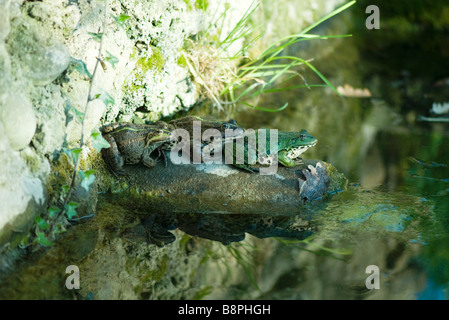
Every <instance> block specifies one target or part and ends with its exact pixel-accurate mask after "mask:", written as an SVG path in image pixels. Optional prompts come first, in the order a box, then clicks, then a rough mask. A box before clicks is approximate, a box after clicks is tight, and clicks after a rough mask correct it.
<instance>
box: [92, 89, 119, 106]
mask: <svg viewBox="0 0 449 320" xmlns="http://www.w3.org/2000/svg"><path fill="white" fill-rule="evenodd" d="M95 99H100V100H101V101H103V102H104V104H105V105H106V107H108V106H109V105H114V103H115V100H114V98H113V97H111V95H110V94H109V93H107V92H106V91H104V90H103V89H101V93H98V94H96V95H95Z"/></svg>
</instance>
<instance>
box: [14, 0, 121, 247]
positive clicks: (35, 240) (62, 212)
mask: <svg viewBox="0 0 449 320" xmlns="http://www.w3.org/2000/svg"><path fill="white" fill-rule="evenodd" d="M107 12H108V0H105V12H104V19H103V26H102V32H100V30H98V32H97V33H93V32H89V34H90V35H91V36H92V38H93V39H94V40H95V41H97V42H99V49H98V57H97V60H96V63H95V66H94V70H93V72H92V73H90V72H89V71H88V69H87V67H86V65H85V63H84V62H83V61H81V60H76V59H73V58H72V59H71V67H69V68H71V69H72V70H76V71H78V72H79V73H80V74H81V75H83V76H85V77H86V79H88V80H89V92H88V96H87V101H86V104H85V107H84V112H81V111H78V110H77V109H76V108H74V107H73V106H71V107H70V112H71V113H72V115H73V118H74V120H75V121H78V122H80V123H81V126H82V128H81V137H80V144H79V147H76V148H70V149H69V148H63V149H62V151H63V153H64V154H66V156H67V158H68V159H69V162H70V163H71V165H72V166H73V174H72V176H71V179H70V184H69V185H63V186H61V190H60V194H59V195H60V198H61V199H62V201H61V203H62V204H61V205H60V206H59V205H58V206H50V207H49V209H48V211H47V212H46V213H42V214H41V215H38V216H37V217H36V218H35V228H34V229H35V236H33V237H30V236H29V235H28V236H26V237H25V238H24V239H23V240H22V243H21V247H22V248H25V247H28V246H29V245H33V244H35V245H36V244H37V245H42V246H46V247H48V246H52V245H54V242H53V241H52V239H53V238H55V236H56V234H58V233H61V232H64V231H66V227H67V226H68V225H69V221H70V220H76V219H75V217H77V216H78V213H77V208H78V207H79V203H77V202H75V201H73V200H71V194H72V191H73V189H74V187H75V186H76V183H77V181H79V183H80V186H81V187H82V188H84V189H85V190H86V191H88V190H89V188H90V186H91V185H92V184H93V183H94V182H95V175H94V173H95V170H90V169H88V170H81V169H80V159H81V153H82V150H83V148H84V147H85V145H86V140H87V139H86V132H85V124H86V116H85V115H86V114H87V112H88V108H89V104H90V102H91V101H93V100H95V99H100V100H102V101H103V102H104V104H105V105H106V107H108V106H109V105H112V104H114V99H113V98H112V97H111V95H109V93H107V92H106V91H105V90H103V89H100V93H97V94H93V84H94V80H95V75H96V74H97V70H98V66H99V65H101V66H102V67H103V68H106V66H105V64H104V61H103V60H102V59H101V54H102V51H103V38H104V33H105V31H106V23H107V18H108V14H107ZM113 18H114V19H115V21H116V22H117V24H118V25H119V26H121V27H123V23H124V21H126V20H127V19H128V18H129V17H128V16H124V15H120V16H119V17H118V18H116V17H114V16H113ZM104 60H105V61H106V62H108V63H109V64H111V66H112V67H114V65H115V64H116V63H118V59H117V58H116V57H115V56H113V55H112V54H111V53H110V52H108V51H106V57H105V59H104ZM89 138H90V140H91V143H92V147H93V148H94V149H96V150H97V152H100V151H101V149H102V148H108V147H109V143H108V142H107V141H106V140H105V139H104V138H103V137H102V135H101V133H100V132H99V131H98V130H93V131H92V132H91V133H90V135H89ZM77 178H78V179H77ZM55 202H59V201H58V199H55ZM81 218H83V217H81ZM81 218H78V219H81Z"/></svg>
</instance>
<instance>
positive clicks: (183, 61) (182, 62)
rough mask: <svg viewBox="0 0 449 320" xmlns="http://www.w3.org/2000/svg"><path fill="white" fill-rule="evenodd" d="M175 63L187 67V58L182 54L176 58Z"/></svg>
mask: <svg viewBox="0 0 449 320" xmlns="http://www.w3.org/2000/svg"><path fill="white" fill-rule="evenodd" d="M176 63H177V64H178V66H181V67H183V68H187V60H186V57H185V56H184V55H181V56H180V57H179V58H178V60H176Z"/></svg>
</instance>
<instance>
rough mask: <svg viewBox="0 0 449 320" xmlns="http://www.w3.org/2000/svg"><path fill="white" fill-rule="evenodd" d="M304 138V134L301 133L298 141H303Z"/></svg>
mask: <svg viewBox="0 0 449 320" xmlns="http://www.w3.org/2000/svg"><path fill="white" fill-rule="evenodd" d="M305 138H306V135H305V134H304V133H301V134H300V135H299V139H301V141H304V139H305Z"/></svg>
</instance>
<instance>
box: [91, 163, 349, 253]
mask: <svg viewBox="0 0 449 320" xmlns="http://www.w3.org/2000/svg"><path fill="white" fill-rule="evenodd" d="M304 162H305V163H304V164H303V165H300V166H297V167H293V168H285V167H281V166H279V167H278V169H277V172H276V174H273V175H260V174H257V173H248V172H246V171H242V170H239V169H236V168H234V167H232V166H228V165H225V164H208V165H205V164H200V165H195V164H184V165H174V164H172V163H171V162H170V161H169V163H168V165H167V166H165V165H164V164H163V163H161V162H159V163H158V164H157V165H156V166H155V167H153V168H151V169H150V168H146V167H144V166H143V165H127V166H124V171H125V174H124V175H121V176H119V177H118V179H119V180H120V181H121V182H122V183H121V184H123V182H125V183H124V184H123V185H125V186H126V187H125V188H124V189H122V190H121V192H117V190H115V191H114V193H110V192H108V193H106V194H102V195H100V197H101V198H103V199H102V201H107V202H108V203H114V205H115V206H118V207H120V208H121V209H123V210H125V211H128V212H130V213H131V214H134V215H137V216H139V217H140V218H141V219H142V222H143V224H144V225H145V230H146V234H147V239H148V240H149V241H150V242H153V243H155V244H157V245H159V246H164V245H166V244H169V243H171V242H173V241H174V240H175V239H176V238H175V237H174V236H173V234H171V232H170V230H173V229H176V228H178V229H180V230H183V231H184V232H186V233H188V234H191V235H196V236H200V237H203V238H207V239H211V240H216V241H220V242H222V243H224V244H228V243H230V242H234V241H241V240H243V239H244V238H245V233H249V234H252V235H254V236H257V237H260V238H265V237H286V238H295V239H304V238H305V237H307V236H309V235H311V234H312V233H313V232H314V229H315V226H314V224H313V223H311V221H312V220H313V219H314V218H315V217H316V215H318V212H319V211H320V210H321V209H323V204H324V205H325V204H326V203H327V202H328V200H329V199H330V197H326V195H327V194H328V193H329V192H332V190H329V182H330V181H331V180H332V178H331V177H330V176H329V175H328V174H327V168H328V167H329V166H331V165H329V164H326V165H324V163H322V162H318V161H314V160H305V161H304ZM332 168H333V167H332ZM206 169H207V170H206ZM224 172H225V173H226V174H223V173H224ZM298 180H299V181H302V185H301V191H302V192H301V193H300V183H299V182H298ZM343 180H344V181H343ZM343 180H342V181H340V183H336V182H335V181H333V182H334V184H335V183H336V184H338V185H340V187H341V188H343V187H342V186H343V185H345V183H346V179H343ZM167 190H170V192H167ZM160 195H163V196H162V197H161V196H160ZM305 198H309V199H310V200H313V199H314V200H315V201H313V202H310V201H306V199H305ZM102 201H100V203H101V202H102ZM315 209H316V210H315Z"/></svg>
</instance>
